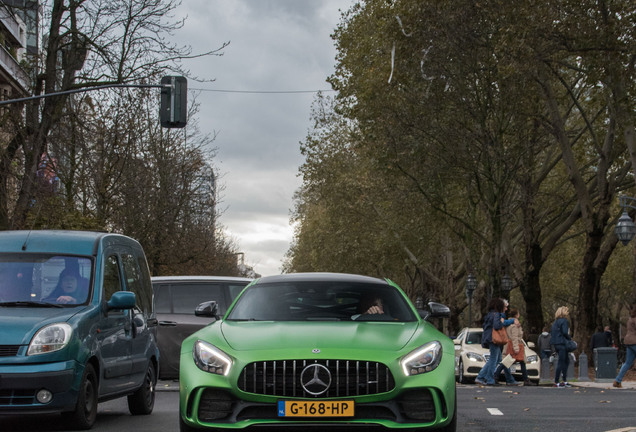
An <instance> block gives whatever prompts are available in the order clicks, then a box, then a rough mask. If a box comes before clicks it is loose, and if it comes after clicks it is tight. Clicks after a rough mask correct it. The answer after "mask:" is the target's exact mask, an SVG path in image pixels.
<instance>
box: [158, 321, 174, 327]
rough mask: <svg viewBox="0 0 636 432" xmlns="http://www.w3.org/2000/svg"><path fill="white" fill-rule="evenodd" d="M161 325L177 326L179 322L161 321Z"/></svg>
mask: <svg viewBox="0 0 636 432" xmlns="http://www.w3.org/2000/svg"><path fill="white" fill-rule="evenodd" d="M159 325H160V326H164V327H176V326H177V322H176V321H159Z"/></svg>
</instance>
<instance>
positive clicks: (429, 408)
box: [400, 389, 435, 422]
mask: <svg viewBox="0 0 636 432" xmlns="http://www.w3.org/2000/svg"><path fill="white" fill-rule="evenodd" d="M400 408H401V411H402V412H403V413H404V415H405V416H406V417H407V418H409V419H411V420H416V421H427V422H428V421H433V420H435V402H434V401H433V395H432V394H431V392H430V391H428V390H426V389H425V390H418V391H411V392H409V393H407V394H405V395H403V396H402V398H401V400H400Z"/></svg>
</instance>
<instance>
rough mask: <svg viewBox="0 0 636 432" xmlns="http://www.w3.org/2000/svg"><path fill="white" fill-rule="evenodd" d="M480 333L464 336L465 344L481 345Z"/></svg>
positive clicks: (475, 332)
mask: <svg viewBox="0 0 636 432" xmlns="http://www.w3.org/2000/svg"><path fill="white" fill-rule="evenodd" d="M481 333H482V332H481V331H474V332H470V333H468V335H467V336H466V343H467V344H469V345H472V344H475V345H481Z"/></svg>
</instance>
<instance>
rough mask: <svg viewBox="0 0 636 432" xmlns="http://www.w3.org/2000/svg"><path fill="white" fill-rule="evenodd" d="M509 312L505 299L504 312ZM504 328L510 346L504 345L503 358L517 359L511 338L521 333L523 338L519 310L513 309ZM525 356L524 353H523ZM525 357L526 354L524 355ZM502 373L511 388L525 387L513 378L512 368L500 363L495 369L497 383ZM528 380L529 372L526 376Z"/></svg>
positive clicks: (524, 364) (505, 321)
mask: <svg viewBox="0 0 636 432" xmlns="http://www.w3.org/2000/svg"><path fill="white" fill-rule="evenodd" d="M507 310H508V300H506V299H504V311H507ZM501 315H502V318H504V314H501ZM503 324H504V327H505V328H506V334H507V335H508V344H507V345H504V346H503V347H502V354H501V355H502V357H503V356H505V355H508V354H510V355H511V356H512V357H513V358H514V357H515V352H514V350H511V349H510V344H511V342H512V340H511V338H512V334H514V335H515V337H516V336H517V334H518V332H521V335H522V336H523V329H522V328H521V323H520V322H519V311H518V310H517V309H511V310H510V313H509V314H508V319H507V320H504V322H503ZM521 344H522V346H523V341H521ZM518 351H519V347H518V346H517V352H518ZM522 354H523V353H522ZM523 355H524V356H525V354H523ZM525 366H526V363H525V357H524V363H523V368H524V371H525ZM501 372H503V373H504V376H505V379H506V385H509V386H519V385H523V384H522V383H520V382H518V381H517V380H515V378H514V377H513V376H512V373H510V368H508V367H506V366H505V365H504V364H503V363H499V364H498V365H497V368H496V369H495V381H498V380H499V377H500V376H501ZM524 376H525V377H526V378H527V372H526V373H525V375H524Z"/></svg>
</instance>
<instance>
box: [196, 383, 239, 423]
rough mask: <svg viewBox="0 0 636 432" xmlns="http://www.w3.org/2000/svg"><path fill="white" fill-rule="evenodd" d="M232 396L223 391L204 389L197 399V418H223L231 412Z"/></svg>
mask: <svg viewBox="0 0 636 432" xmlns="http://www.w3.org/2000/svg"><path fill="white" fill-rule="evenodd" d="M232 408H233V407H232V398H231V397H230V395H229V394H227V393H226V392H224V391H220V390H215V389H206V390H205V391H204V392H203V394H202V395H201V399H200V401H199V412H198V416H199V420H201V421H214V420H219V419H224V418H225V417H227V416H229V415H230V414H231V413H232Z"/></svg>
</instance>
